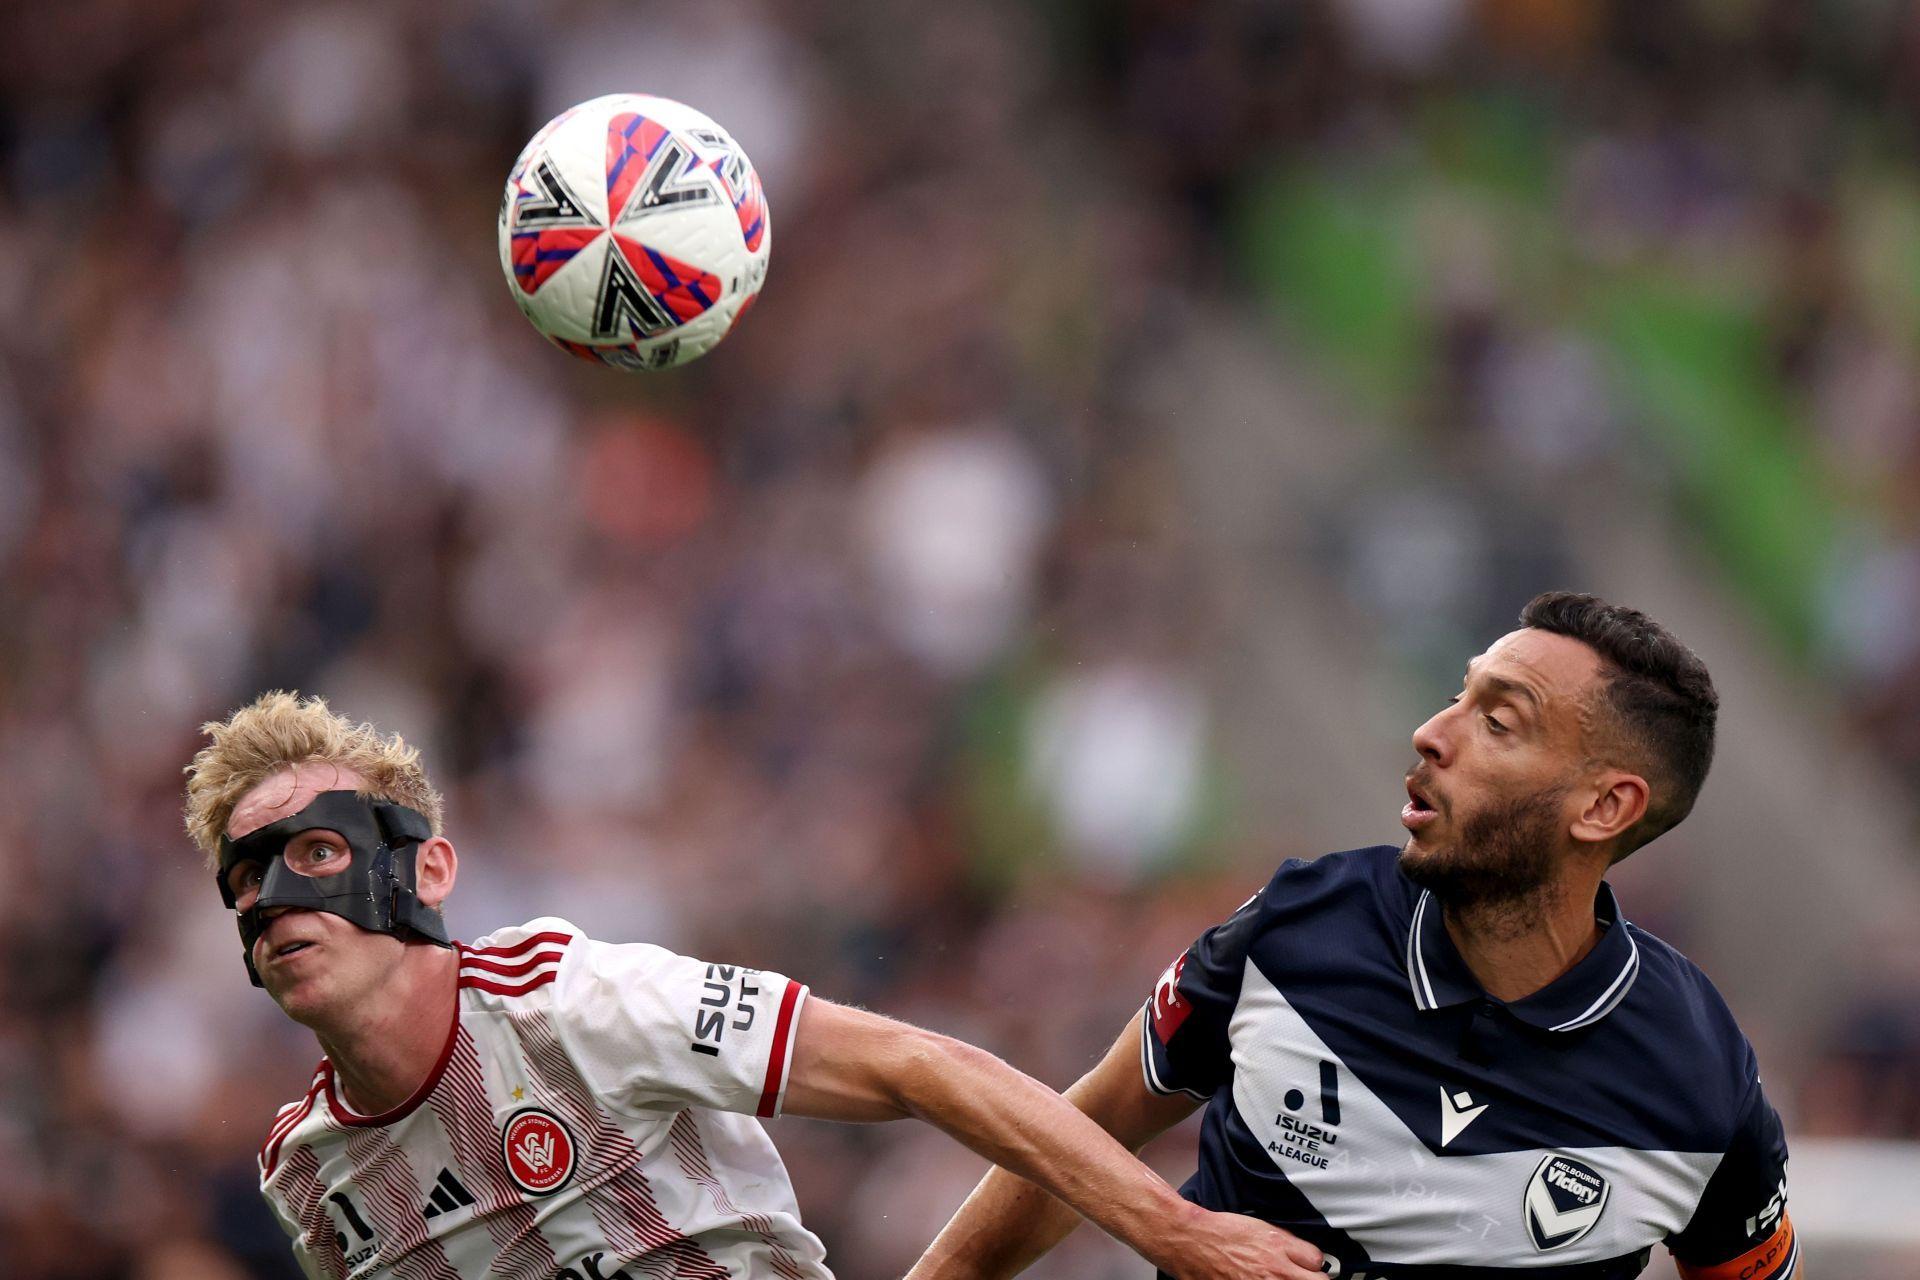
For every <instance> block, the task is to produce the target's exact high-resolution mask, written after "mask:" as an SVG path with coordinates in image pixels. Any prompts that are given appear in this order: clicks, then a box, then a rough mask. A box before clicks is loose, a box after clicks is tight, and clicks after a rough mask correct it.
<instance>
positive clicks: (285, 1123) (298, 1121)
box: [256, 1059, 327, 1189]
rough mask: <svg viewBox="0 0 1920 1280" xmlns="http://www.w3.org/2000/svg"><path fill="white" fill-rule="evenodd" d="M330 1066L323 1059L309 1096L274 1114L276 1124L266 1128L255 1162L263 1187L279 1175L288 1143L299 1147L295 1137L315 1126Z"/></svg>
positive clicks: (307, 1093) (317, 1069)
mask: <svg viewBox="0 0 1920 1280" xmlns="http://www.w3.org/2000/svg"><path fill="white" fill-rule="evenodd" d="M326 1080H327V1064H326V1060H325V1059H322V1060H321V1062H320V1065H319V1066H317V1067H315V1068H314V1071H313V1078H312V1079H311V1080H310V1081H308V1083H307V1090H306V1092H305V1093H304V1094H303V1095H302V1096H301V1097H299V1098H297V1099H295V1100H294V1101H292V1102H289V1103H288V1104H287V1105H286V1106H284V1107H281V1108H280V1109H279V1110H278V1111H276V1112H275V1113H274V1116H273V1123H272V1124H270V1125H268V1126H267V1136H266V1138H265V1139H263V1140H262V1141H261V1143H260V1151H259V1154H258V1156H257V1157H256V1162H257V1164H258V1165H259V1169H260V1185H261V1187H262V1188H263V1189H264V1188H265V1187H266V1186H267V1185H268V1184H269V1183H270V1182H271V1181H272V1180H273V1177H274V1175H275V1174H276V1173H278V1172H279V1168H280V1162H281V1157H282V1155H283V1154H284V1153H285V1151H286V1149H287V1146H288V1145H289V1143H295V1144H297V1142H298V1138H297V1137H296V1135H297V1133H298V1131H299V1130H300V1128H301V1127H302V1126H303V1125H307V1124H310V1123H312V1122H313V1120H314V1117H315V1115H316V1114H318V1112H319V1110H320V1107H319V1101H320V1095H321V1093H322V1091H323V1090H324V1089H325V1088H326Z"/></svg>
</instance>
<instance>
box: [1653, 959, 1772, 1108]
mask: <svg viewBox="0 0 1920 1280" xmlns="http://www.w3.org/2000/svg"><path fill="white" fill-rule="evenodd" d="M1625 928H1626V929H1627V931H1628V936H1629V937H1630V938H1631V939H1632V940H1633V944H1634V948H1635V950H1636V952H1637V953H1638V957H1639V972H1638V974H1637V975H1636V976H1635V978H1634V985H1633V991H1632V992H1631V994H1630V997H1629V999H1628V1000H1627V1001H1626V1002H1625V1003H1624V1004H1623V1005H1622V1009H1623V1010H1625V1009H1632V1010H1633V1011H1634V1012H1635V1013H1637V1014H1638V1015H1639V1020H1640V1021H1642V1023H1643V1024H1644V1025H1645V1026H1646V1027H1647V1029H1648V1035H1647V1037H1646V1040H1647V1045H1646V1047H1647V1050H1648V1051H1649V1052H1652V1053H1655V1054H1656V1055H1657V1056H1658V1057H1659V1058H1660V1059H1662V1060H1663V1062H1665V1063H1666V1064H1668V1065H1670V1066H1671V1068H1672V1070H1673V1071H1674V1072H1675V1073H1676V1074H1678V1075H1681V1076H1685V1077H1688V1078H1689V1080H1688V1084H1687V1086H1686V1088H1685V1090H1684V1092H1685V1093H1686V1094H1687V1096H1689V1097H1691V1098H1693V1099H1694V1100H1695V1102H1696V1104H1698V1105H1701V1106H1702V1107H1703V1108H1705V1109H1706V1110H1707V1112H1708V1113H1709V1114H1712V1115H1713V1117H1714V1118H1715V1119H1716V1120H1718V1121H1721V1122H1724V1123H1725V1124H1726V1125H1727V1126H1728V1127H1729V1129H1730V1128H1731V1126H1732V1125H1733V1124H1734V1123H1735V1122H1736V1121H1737V1120H1738V1118H1739V1115H1740V1113H1741V1111H1742V1110H1743V1109H1744V1108H1745V1105H1746V1102H1747V1100H1748V1098H1749V1097H1750V1095H1751V1092H1752V1089H1753V1085H1754V1082H1755V1080H1756V1078H1757V1063H1756V1061H1755V1058H1754V1052H1753V1047H1752V1045H1750V1044H1749V1043H1748V1041H1747V1037H1746V1035H1745V1034H1744V1033H1743V1032H1742V1031H1741V1030H1740V1024H1739V1022H1738V1020H1736V1019H1735V1018H1734V1016H1733V1010H1732V1009H1730V1008H1728V1007H1727V1002H1726V999H1725V998H1724V997H1723V996H1722V995H1721V994H1720V991H1719V989H1718V988H1717V987H1715V986H1714V985H1713V980H1712V979H1711V978H1709V977H1707V975H1706V973H1705V972H1703V971H1702V970H1701V968H1700V966H1698V965H1696V964H1695V963H1694V962H1693V961H1692V960H1689V959H1688V958H1687V957H1686V955H1684V954H1683V953H1682V952H1681V951H1680V950H1679V949H1678V948H1677V947H1674V946H1673V945H1671V944H1670V943H1668V942H1666V941H1665V940H1663V939H1661V938H1659V937H1657V936H1655V935H1654V934H1652V933H1649V932H1647V930H1645V929H1642V928H1641V927H1640V926H1638V925H1636V924H1633V923H1632V922H1631V921H1629V922H1627V923H1626V925H1625ZM1703 1118H1704V1117H1703Z"/></svg>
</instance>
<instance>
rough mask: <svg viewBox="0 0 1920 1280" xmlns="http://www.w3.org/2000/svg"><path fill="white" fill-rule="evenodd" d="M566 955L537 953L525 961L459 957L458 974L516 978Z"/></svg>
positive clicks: (550, 952) (560, 952)
mask: <svg viewBox="0 0 1920 1280" xmlns="http://www.w3.org/2000/svg"><path fill="white" fill-rule="evenodd" d="M565 954H566V953H565V952H563V951H537V952H535V953H534V954H533V955H531V956H529V957H528V958H526V959H525V960H518V961H509V960H489V959H487V958H486V957H484V956H461V957H460V972H461V973H462V974H469V973H470V974H473V975H474V976H475V977H480V976H484V975H486V974H490V973H491V974H497V975H499V976H500V977H502V978H518V977H520V976H521V975H522V974H526V973H531V972H532V971H533V970H535V969H537V968H539V967H540V966H541V965H543V964H554V963H556V962H558V961H559V960H560V958H561V957H562V956H564V955H565Z"/></svg>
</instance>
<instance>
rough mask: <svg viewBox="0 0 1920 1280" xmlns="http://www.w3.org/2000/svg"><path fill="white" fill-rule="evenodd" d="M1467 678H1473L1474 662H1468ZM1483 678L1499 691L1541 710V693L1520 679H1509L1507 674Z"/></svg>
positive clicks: (1536, 709)
mask: <svg viewBox="0 0 1920 1280" xmlns="http://www.w3.org/2000/svg"><path fill="white" fill-rule="evenodd" d="M1466 678H1467V679H1469V680H1471V679H1473V664H1472V663H1471V662H1469V663H1468V664H1467V676H1466ZM1480 678H1481V680H1482V681H1483V682H1484V683H1486V684H1487V685H1488V686H1489V687H1491V688H1492V689H1494V690H1495V691H1496V692H1498V693H1503V694H1506V695H1507V696H1508V697H1510V698H1513V699H1514V700H1515V701H1520V700H1525V701H1526V702H1527V703H1528V704H1529V705H1530V706H1531V707H1532V708H1533V709H1534V710H1535V711H1536V712H1537V711H1539V710H1540V695H1539V694H1537V693H1535V692H1534V691H1533V690H1532V689H1530V688H1528V687H1527V686H1526V685H1524V684H1521V683H1520V682H1519V681H1518V680H1509V679H1507V677H1505V676H1496V675H1485V676H1482V677H1480Z"/></svg>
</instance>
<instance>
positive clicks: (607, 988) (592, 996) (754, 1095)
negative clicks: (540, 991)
mask: <svg viewBox="0 0 1920 1280" xmlns="http://www.w3.org/2000/svg"><path fill="white" fill-rule="evenodd" d="M568 950H569V955H568V963H567V964H566V965H565V966H564V968H563V971H562V974H561V979H560V981H559V982H558V983H556V984H555V985H556V986H557V988H558V990H557V992H556V1000H555V1010H556V1014H557V1016H558V1019H559V1025H560V1029H561V1038H562V1040H563V1042H564V1043H565V1044H566V1046H567V1048H568V1050H569V1051H570V1052H571V1053H572V1055H573V1057H574V1059H575V1061H576V1062H577V1063H578V1065H579V1067H580V1070H581V1072H582V1074H583V1075H584V1076H585V1077H586V1080H587V1083H588V1084H589V1085H590V1086H591V1087H592V1088H593V1090H594V1091H595V1092H596V1093H597V1094H599V1095H600V1096H601V1097H602V1098H603V1099H605V1100H606V1101H607V1102H608V1103H609V1104H610V1105H612V1106H614V1107H617V1108H621V1109H624V1110H628V1111H672V1110H679V1109H680V1108H682V1107H689V1106H694V1107H709V1108H712V1109H714V1110H717V1111H737V1112H742V1113H744V1114H748V1115H758V1116H773V1115H778V1114H779V1113H780V1106H781V1103H782V1101H783V1099H784V1098H785V1095H786V1088H787V1069H788V1067H789V1065H790V1064H791V1063H792V1061H793V1038H794V1037H793V1032H794V1027H795V1024H796V1023H797V1022H798V1021H799V1017H800V1006H801V1004H802V1003H803V1002H804V1001H805V1000H806V996H807V989H806V988H805V987H804V986H802V985H801V984H799V983H797V982H794V981H793V980H792V979H790V978H786V977H783V976H782V975H780V974H777V973H768V972H766V971H764V970H760V969H746V968H742V967H740V966H739V965H730V964H710V963H708V962H706V961H703V960H695V959H692V958H690V957H687V956H682V955H676V954H674V953H673V952H671V951H668V950H666V949H664V948H662V947H656V946H651V945H647V944H643V943H621V944H616V943H606V942H594V941H591V940H589V939H585V938H582V939H580V940H579V941H577V942H576V943H574V945H573V946H572V947H570V948H569V949H568ZM576 952H577V954H575V953H576Z"/></svg>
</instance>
